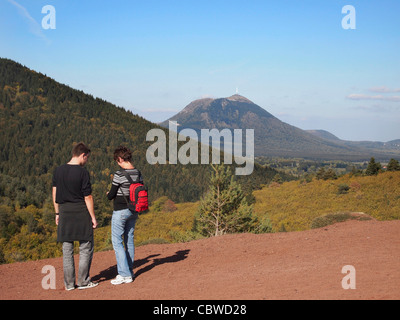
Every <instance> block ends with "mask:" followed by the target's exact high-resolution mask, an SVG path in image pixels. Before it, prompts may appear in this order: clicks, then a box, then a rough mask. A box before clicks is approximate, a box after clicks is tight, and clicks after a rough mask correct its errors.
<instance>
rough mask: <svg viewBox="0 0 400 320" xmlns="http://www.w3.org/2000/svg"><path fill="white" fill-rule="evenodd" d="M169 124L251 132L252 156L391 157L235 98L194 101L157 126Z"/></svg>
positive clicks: (339, 158)
mask: <svg viewBox="0 0 400 320" xmlns="http://www.w3.org/2000/svg"><path fill="white" fill-rule="evenodd" d="M169 121H177V122H178V124H179V130H182V129H185V128H191V129H194V130H196V131H197V132H200V130H201V129H212V128H216V129H218V130H222V129H254V135H255V141H254V142H255V155H256V156H279V157H302V158H314V159H324V160H366V159H369V158H370V157H371V156H375V157H376V158H378V159H379V158H384V159H387V158H388V157H390V156H393V154H392V153H391V152H386V151H385V150H383V149H382V150H380V149H379V150H377V149H373V150H371V149H368V148H366V147H365V146H363V145H362V144H358V145H357V144H346V143H342V142H341V141H340V139H338V138H337V137H335V136H333V135H332V134H330V133H327V132H324V133H323V132H322V131H315V132H307V131H305V130H302V129H299V128H297V127H294V126H292V125H290V124H287V123H285V122H283V121H281V120H279V119H278V118H276V117H275V116H273V115H272V114H271V113H269V112H267V111H266V110H265V109H263V108H261V107H260V106H258V105H257V104H255V103H253V102H252V101H250V100H249V99H247V98H245V97H243V96H241V95H238V94H235V95H233V96H231V97H228V98H218V99H211V98H206V99H199V100H195V101H193V102H191V103H190V104H188V105H187V106H186V107H185V108H184V109H183V110H182V111H181V112H179V113H178V114H176V115H174V116H173V117H171V118H170V119H168V120H166V121H164V122H162V123H160V125H161V126H164V127H168V124H169ZM371 152H372V153H371ZM394 154H396V153H394ZM397 155H398V154H397Z"/></svg>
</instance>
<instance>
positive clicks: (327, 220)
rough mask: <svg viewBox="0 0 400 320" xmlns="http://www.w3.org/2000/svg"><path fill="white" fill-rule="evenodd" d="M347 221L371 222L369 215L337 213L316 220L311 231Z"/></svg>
mask: <svg viewBox="0 0 400 320" xmlns="http://www.w3.org/2000/svg"><path fill="white" fill-rule="evenodd" d="M347 220H371V217H369V216H367V215H365V216H364V215H355V214H352V213H351V212H336V213H329V214H327V215H324V216H321V217H317V218H315V219H314V220H313V221H312V223H311V229H317V228H323V227H326V226H329V225H332V224H335V223H338V222H344V221H347Z"/></svg>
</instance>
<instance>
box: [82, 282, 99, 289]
mask: <svg viewBox="0 0 400 320" xmlns="http://www.w3.org/2000/svg"><path fill="white" fill-rule="evenodd" d="M98 285H99V284H98V283H95V282H91V281H90V282H89V283H88V284H87V285H85V286H80V287H78V289H79V290H84V289H90V288H94V287H97V286H98Z"/></svg>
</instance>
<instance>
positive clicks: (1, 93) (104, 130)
mask: <svg viewBox="0 0 400 320" xmlns="http://www.w3.org/2000/svg"><path fill="white" fill-rule="evenodd" d="M152 128H158V126H157V125H156V124H154V123H151V122H149V121H147V120H145V119H143V118H142V117H139V116H138V115H135V114H132V112H130V111H127V110H125V109H123V108H120V107H117V106H115V105H113V104H111V103H109V102H107V101H104V100H102V99H99V98H94V97H93V96H91V95H88V94H85V93H84V92H82V91H79V90H75V89H72V88H70V87H68V86H66V85H63V84H60V83H58V82H56V81H55V80H53V79H51V78H49V77H47V76H45V75H43V74H41V73H38V72H35V71H32V70H30V69H28V68H26V67H24V66H22V65H20V64H18V63H16V62H14V61H11V60H8V59H0V150H1V153H0V239H2V240H0V241H3V242H2V243H3V244H4V243H5V242H9V241H10V239H11V238H12V237H13V236H15V235H17V234H20V233H21V232H24V233H25V236H23V237H22V238H23V241H25V239H27V237H28V236H32V235H37V236H40V237H41V236H43V237H44V238H43V239H47V238H46V237H47V236H48V235H49V234H50V233H51V231H52V228H53V227H54V226H52V225H53V224H54V222H53V215H52V214H53V207H52V203H51V196H50V194H51V179H52V174H53V171H54V169H55V168H56V167H57V166H59V165H61V164H63V163H65V162H67V161H69V159H70V157H71V154H70V153H71V149H72V146H73V144H74V143H76V142H79V141H83V142H85V143H86V144H88V145H89V147H90V148H91V150H92V154H91V158H90V160H89V162H88V164H87V169H88V170H89V172H90V174H91V182H92V187H93V196H94V199H95V211H96V215H97V218H98V222H99V226H105V225H108V224H109V222H110V218H111V214H112V205H111V203H110V202H109V201H108V200H107V198H106V196H105V195H106V192H107V191H108V190H109V187H110V185H111V179H112V173H113V172H114V171H115V170H116V169H118V167H117V165H116V164H115V163H114V161H113V151H114V149H115V148H116V147H117V146H118V145H120V144H123V145H126V146H128V147H130V148H131V149H132V151H133V162H134V165H135V166H136V167H137V168H139V169H140V170H141V171H142V174H143V176H144V178H145V183H146V184H147V185H148V187H149V192H150V200H151V201H154V200H155V199H157V198H159V197H161V196H167V197H168V198H169V199H171V200H172V201H174V202H178V203H179V202H187V201H197V200H199V199H200V197H201V195H202V194H203V193H204V192H205V191H206V189H207V185H208V179H209V172H210V168H209V166H208V165H181V164H177V165H169V164H167V165H150V164H148V163H147V161H146V156H145V155H146V150H147V148H148V147H149V146H150V145H151V144H152V143H154V142H147V141H146V134H147V132H148V131H149V130H150V129H152ZM163 130H165V131H167V130H166V129H163ZM182 144H183V143H182ZM276 173H277V172H276V171H275V170H272V169H269V168H268V167H262V166H258V165H256V166H255V168H254V172H253V174H252V175H251V176H244V177H241V178H240V181H241V182H242V184H243V185H244V189H245V190H246V192H247V194H251V190H253V189H257V188H259V186H260V185H261V184H265V183H268V182H269V181H271V179H272V178H273V177H274V176H275V175H276ZM282 178H283V179H286V178H288V177H287V176H282ZM22 238H21V239H22ZM43 239H41V240H38V241H42V242H43V241H44V240H43ZM21 241H22V240H21ZM0 248H1V243H0ZM25 258H27V257H21V259H22V260H23V259H25ZM0 260H1V256H0Z"/></svg>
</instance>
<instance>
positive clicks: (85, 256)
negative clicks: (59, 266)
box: [63, 241, 94, 289]
mask: <svg viewBox="0 0 400 320" xmlns="http://www.w3.org/2000/svg"><path fill="white" fill-rule="evenodd" d="M93 251H94V246H93V242H92V241H79V271H78V287H80V286H86V285H87V284H88V283H89V282H90V277H89V271H90V265H91V264H92V258H93ZM63 265H64V284H65V288H66V289H70V288H74V287H75V262H74V243H73V242H63Z"/></svg>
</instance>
